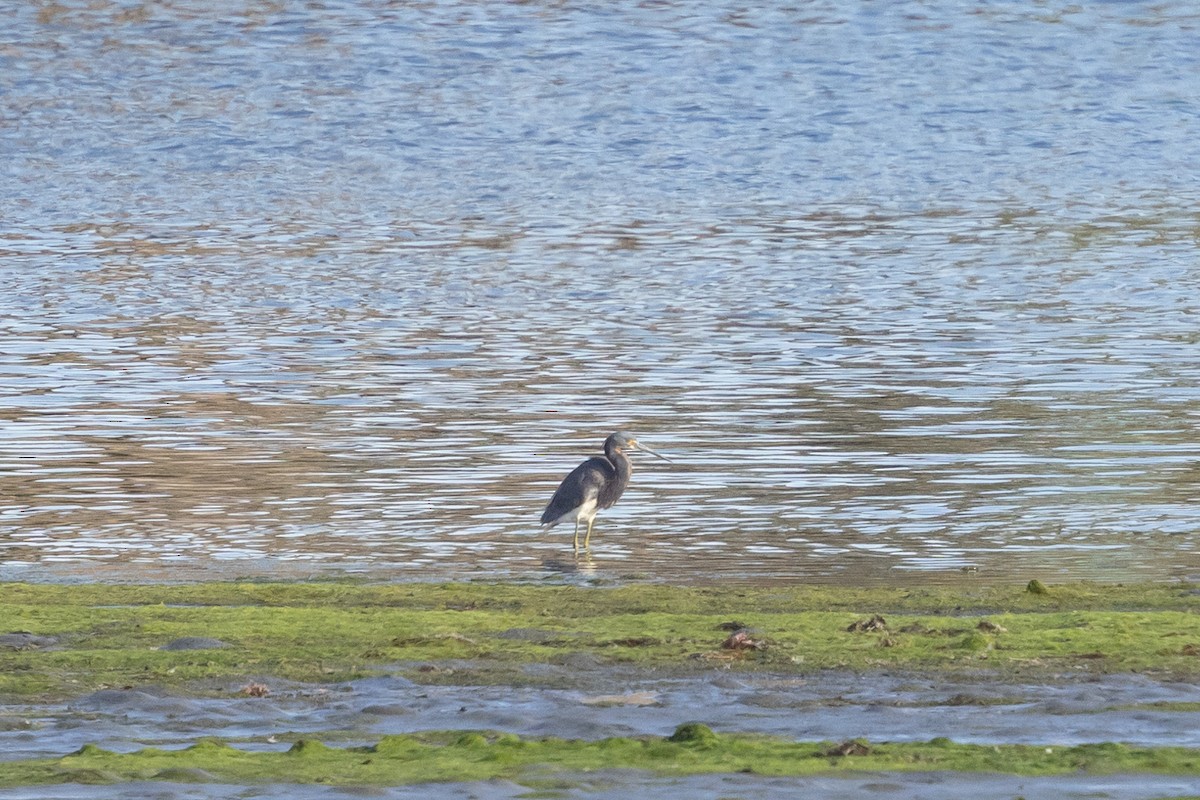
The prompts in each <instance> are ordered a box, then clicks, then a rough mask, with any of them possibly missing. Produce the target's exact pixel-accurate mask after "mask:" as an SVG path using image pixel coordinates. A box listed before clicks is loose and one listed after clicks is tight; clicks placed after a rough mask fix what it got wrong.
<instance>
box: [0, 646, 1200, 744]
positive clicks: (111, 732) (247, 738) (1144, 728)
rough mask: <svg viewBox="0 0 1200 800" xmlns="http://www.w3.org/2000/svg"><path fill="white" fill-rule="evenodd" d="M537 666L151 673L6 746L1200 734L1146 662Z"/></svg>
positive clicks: (55, 715) (5, 732) (1065, 739)
mask: <svg viewBox="0 0 1200 800" xmlns="http://www.w3.org/2000/svg"><path fill="white" fill-rule="evenodd" d="M538 669H539V672H538V677H539V678H542V679H545V678H546V674H545V670H558V671H560V672H561V673H562V675H561V676H560V677H561V679H565V680H569V681H570V682H571V684H572V685H573V688H570V689H565V688H564V689H546V688H533V687H529V688H523V687H512V686H497V687H486V686H484V687H481V686H453V685H450V686H425V685H417V684H413V683H412V682H410V681H408V680H405V679H403V678H399V677H393V678H372V679H364V680H359V681H354V682H352V683H348V684H342V685H336V686H332V687H316V686H303V685H294V684H288V683H286V682H281V681H276V680H271V679H266V681H265V684H264V685H267V686H270V687H272V693H271V695H270V696H268V697H265V698H247V697H246V696H245V695H244V694H242V693H241V692H240V691H239V690H240V687H235V686H230V687H222V688H221V689H220V690H219V691H218V696H216V697H196V696H193V695H190V694H179V693H173V692H169V691H164V690H161V689H158V688H156V687H152V686H151V687H141V688H138V689H129V690H118V689H110V690H104V691H100V692H95V693H93V694H89V695H85V696H82V697H79V698H77V699H75V700H73V701H71V702H69V703H67V704H65V705H61V706H45V705H35V706H8V707H0V760H5V759H22V758H50V757H55V756H60V755H64V754H66V753H69V752H72V751H74V750H77V749H79V748H80V747H82V746H83V745H85V744H95V745H98V746H100V747H102V748H104V749H106V750H114V751H118V752H128V751H132V750H137V749H140V748H141V747H143V746H146V745H147V744H153V745H154V746H156V747H165V748H168V749H171V748H174V747H185V746H188V745H191V744H194V743H195V741H196V740H197V739H198V738H200V737H204V736H216V737H220V738H222V739H234V740H241V743H240V744H238V746H241V747H246V748H248V749H254V750H280V751H283V750H286V749H287V748H288V747H289V746H291V743H292V740H293V739H294V737H296V736H304V735H312V736H323V737H325V740H326V741H327V742H328V743H330V744H333V745H336V744H341V745H349V744H373V743H374V742H376V741H378V740H379V738H380V737H381V736H384V735H387V734H398V733H412V732H419V731H428V730H499V731H505V732H510V733H516V734H518V735H521V736H527V737H542V736H556V737H561V738H567V739H587V740H597V739H603V738H607V737H611V736H669V735H670V734H671V732H672V731H673V730H674V729H675V728H676V726H678V725H680V724H682V723H684V722H690V721H695V720H696V719H700V720H702V721H703V722H705V723H706V724H708V725H710V726H711V727H712V728H713V730H715V731H718V732H753V733H765V734H769V735H773V736H780V737H784V738H788V739H794V740H797V741H845V740H847V739H854V738H857V737H866V738H868V739H871V740H873V741H877V742H926V741H929V740H930V739H933V738H935V737H938V736H945V737H948V738H951V739H953V740H955V741H958V742H964V743H968V744H1033V745H1047V746H1054V747H1069V746H1074V745H1079V744H1089V743H1094V742H1121V743H1124V744H1128V745H1131V746H1137V747H1192V748H1200V731H1197V729H1196V725H1195V722H1196V712H1195V711H1179V710H1170V706H1168V705H1166V704H1171V703H1175V704H1181V703H1182V704H1189V705H1194V704H1196V703H1198V702H1200V690H1197V688H1196V687H1195V686H1193V685H1190V684H1184V683H1179V682H1174V683H1172V682H1161V681H1155V680H1150V679H1146V678H1142V677H1139V676H1112V677H1104V678H1080V677H1075V678H1072V679H1070V680H1064V681H1062V682H1061V683H1050V684H1044V683H1039V684H1029V685H1024V684H993V683H988V682H986V681H969V680H956V681H945V680H937V681H935V680H934V679H930V678H927V677H925V678H923V677H920V676H905V675H899V676H894V675H887V674H872V675H866V676H858V675H847V674H843V673H827V674H818V675H812V676H806V677H804V678H797V677H794V676H789V677H782V676H740V675H739V676H733V675H728V674H722V673H711V674H702V675H700V676H693V677H689V678H687V679H682V678H680V679H662V678H659V679H655V678H651V677H647V676H646V675H644V674H638V673H636V672H633V671H630V672H624V671H621V670H603V671H594V672H588V671H582V672H581V671H580V670H578V669H566V668H555V667H538ZM331 736H332V737H334V738H332V739H330V738H329V737H331Z"/></svg>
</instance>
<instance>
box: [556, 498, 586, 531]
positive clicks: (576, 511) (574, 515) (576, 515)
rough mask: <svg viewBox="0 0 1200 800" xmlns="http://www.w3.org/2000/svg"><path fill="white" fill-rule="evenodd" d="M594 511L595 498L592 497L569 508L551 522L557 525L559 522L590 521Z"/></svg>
mask: <svg viewBox="0 0 1200 800" xmlns="http://www.w3.org/2000/svg"><path fill="white" fill-rule="evenodd" d="M596 511H597V508H596V500H595V498H593V499H591V500H588V501H586V502H584V503H583V504H582V505H580V506H576V507H575V508H573V509H571V510H570V511H568V512H567V513H565V514H563V515H562V516H561V517H559V518H558V519H556V520H554V522H552V523H551V524H552V525H557V524H558V523H560V522H590V521H591V520H592V519H593V518H594V517H595V516H596Z"/></svg>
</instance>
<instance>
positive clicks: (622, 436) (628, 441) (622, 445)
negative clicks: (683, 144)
mask: <svg viewBox="0 0 1200 800" xmlns="http://www.w3.org/2000/svg"><path fill="white" fill-rule="evenodd" d="M609 448H612V449H613V450H617V451H622V450H641V451H642V452H643V453H649V454H650V455H652V456H658V457H659V458H661V459H662V460H663V461H670V460H671V459H669V458H667V457H666V456H664V455H663V454H662V453H656V452H654V451H653V450H651V449H650V448H649V447H646V445H644V444H641V443H640V442H638V440H637V438H636V437H635V436H633V434H630V433H626V432H625V431H617V432H616V433H614V434H612V435H611V436H609V437H608V439H606V440H605V442H604V449H605V450H608V449H609Z"/></svg>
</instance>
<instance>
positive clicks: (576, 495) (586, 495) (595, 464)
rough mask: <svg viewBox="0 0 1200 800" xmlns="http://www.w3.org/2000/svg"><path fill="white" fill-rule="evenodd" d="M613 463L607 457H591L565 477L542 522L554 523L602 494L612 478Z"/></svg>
mask: <svg viewBox="0 0 1200 800" xmlns="http://www.w3.org/2000/svg"><path fill="white" fill-rule="evenodd" d="M612 476H613V468H612V464H609V463H608V459H605V458H600V457H596V458H589V459H588V460H587V461H585V462H583V463H582V464H580V465H579V466H578V467H576V468H575V469H573V470H571V474H570V475H568V476H567V477H565V478H563V481H562V483H560V484H559V485H558V491H556V492H555V493H554V497H552V498H550V505H548V506H546V510H545V511H543V512H542V524H543V525H547V524H551V523H554V522H556V521H557V520H558V518H559V517H561V516H562V515H563V514H566V513H567V512H568V511H574V510H575V509H577V508H579V507H580V506H581V505H583V504H584V503H585V502H586V501H588V500H590V499H595V498H596V497H598V496H599V495H600V491H601V490H602V489H603V488H604V485H605V483H607V482H608V481H609V480H611V479H612Z"/></svg>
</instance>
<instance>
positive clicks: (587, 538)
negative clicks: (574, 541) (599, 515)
mask: <svg viewBox="0 0 1200 800" xmlns="http://www.w3.org/2000/svg"><path fill="white" fill-rule="evenodd" d="M595 521H596V518H595V517H592V518H591V519H589V520H588V529H587V536H585V537H583V549H584V550H587V549H588V548H589V547H590V546H591V544H592V523H593V522H595Z"/></svg>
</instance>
